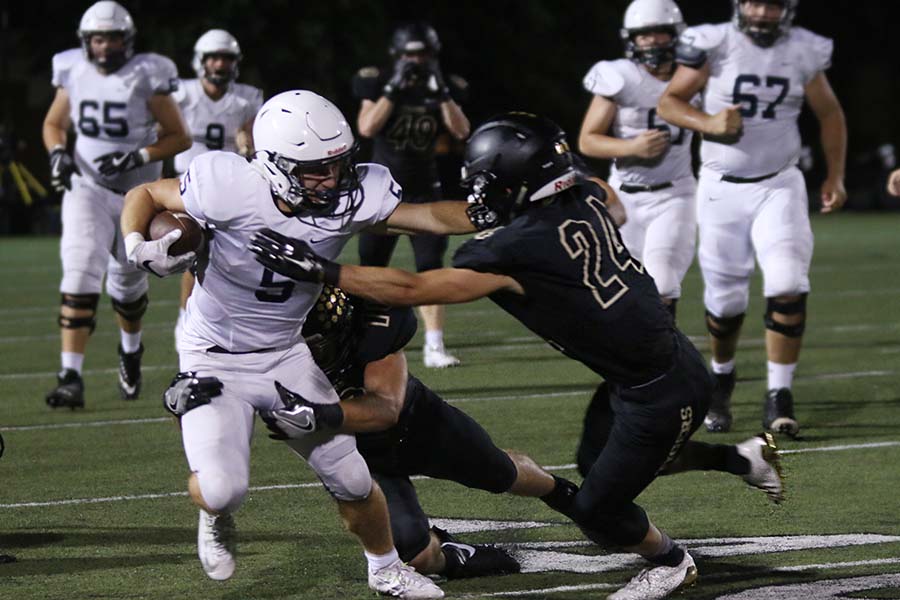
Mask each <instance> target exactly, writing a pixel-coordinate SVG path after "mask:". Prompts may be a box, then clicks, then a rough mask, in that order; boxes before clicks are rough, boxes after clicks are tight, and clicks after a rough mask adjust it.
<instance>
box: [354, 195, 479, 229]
mask: <svg viewBox="0 0 900 600" xmlns="http://www.w3.org/2000/svg"><path fill="white" fill-rule="evenodd" d="M471 206H472V205H470V204H469V203H468V202H463V201H458V200H445V201H442V202H425V203H422V204H418V203H417V204H412V203H408V202H402V203H400V204H398V205H397V208H395V209H394V212H393V213H391V216H389V217H388V218H387V219H386V220H385V221H382V222H381V223H377V224H376V225H374V226H373V227H371V228H370V230H371V231H374V232H383V233H397V234H400V233H408V234H416V233H431V234H435V235H453V234H461V233H473V232H475V231H477V230H479V229H483V228H485V227H486V226H494V225H496V219H494V220H493V224H492V225H490V224H488V225H485V223H484V222H483V221H481V220H478V219H475V218H473V216H474V215H473V214H472V213H471V208H470V207H471Z"/></svg>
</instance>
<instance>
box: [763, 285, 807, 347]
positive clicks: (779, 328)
mask: <svg viewBox="0 0 900 600" xmlns="http://www.w3.org/2000/svg"><path fill="white" fill-rule="evenodd" d="M806 297H807V294H797V295H793V296H779V297H776V298H766V312H765V314H764V315H763V322H764V323H765V325H766V329H768V330H769V331H774V332H775V333H780V334H781V335H783V336H785V337H789V338H799V337H802V336H803V332H804V331H805V330H806Z"/></svg>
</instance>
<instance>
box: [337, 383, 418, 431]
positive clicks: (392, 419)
mask: <svg viewBox="0 0 900 600" xmlns="http://www.w3.org/2000/svg"><path fill="white" fill-rule="evenodd" d="M402 406H403V402H402V400H401V401H400V402H399V404H398V403H396V402H393V401H392V400H391V399H390V398H386V397H384V396H382V395H379V394H377V393H374V392H368V391H367V392H366V393H365V394H363V395H362V396H356V397H355V398H350V399H349V400H343V401H342V402H341V409H342V410H343V411H344V423H343V424H342V425H341V428H340V431H341V432H342V433H366V432H371V431H384V430H386V429H390V428H391V427H393V426H394V425H396V424H397V420H398V419H399V418H400V408H402Z"/></svg>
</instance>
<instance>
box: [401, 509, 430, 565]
mask: <svg viewBox="0 0 900 600" xmlns="http://www.w3.org/2000/svg"><path fill="white" fill-rule="evenodd" d="M430 532H431V529H430V528H429V526H428V519H424V518H420V517H419V515H416V514H409V513H401V512H399V511H393V512H391V534H392V535H393V538H394V546H395V547H396V548H397V553H398V554H399V555H400V558H401V559H403V562H406V563H411V562H412V561H413V559H417V558H419V555H420V554H422V555H423V556H422V558H419V562H422V563H423V564H428V563H429V562H430V561H429V560H428V558H429V553H428V552H426V551H427V550H429V549H430V546H431V533H430ZM438 549H439V550H438V551H440V546H438Z"/></svg>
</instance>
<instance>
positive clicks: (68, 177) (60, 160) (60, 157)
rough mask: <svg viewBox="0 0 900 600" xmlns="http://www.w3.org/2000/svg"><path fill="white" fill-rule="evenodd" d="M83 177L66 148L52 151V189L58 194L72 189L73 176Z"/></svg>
mask: <svg viewBox="0 0 900 600" xmlns="http://www.w3.org/2000/svg"><path fill="white" fill-rule="evenodd" d="M73 173H77V174H79V175H81V170H80V169H79V168H78V165H76V164H75V160H74V159H73V158H72V157H71V156H70V155H69V153H68V152H66V149H65V148H62V147H57V148H54V149H53V150H51V151H50V187H52V188H53V189H54V190H56V191H57V192H61V191H63V190H64V189H65V190H71V189H72V174H73Z"/></svg>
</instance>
